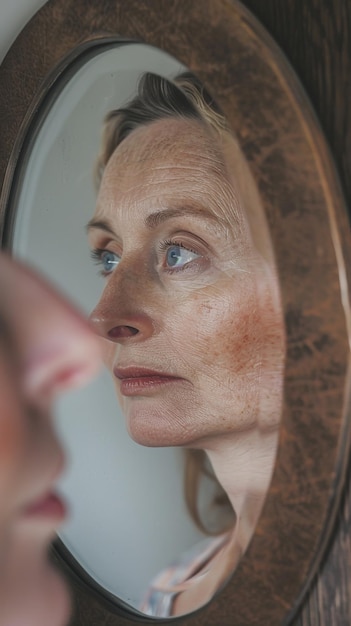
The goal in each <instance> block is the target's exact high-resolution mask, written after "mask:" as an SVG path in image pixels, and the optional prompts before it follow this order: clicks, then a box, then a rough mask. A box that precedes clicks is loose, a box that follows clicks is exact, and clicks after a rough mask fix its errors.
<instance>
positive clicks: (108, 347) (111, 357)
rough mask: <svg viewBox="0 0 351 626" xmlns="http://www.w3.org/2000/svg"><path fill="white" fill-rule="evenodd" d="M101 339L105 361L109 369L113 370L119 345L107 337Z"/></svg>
mask: <svg viewBox="0 0 351 626" xmlns="http://www.w3.org/2000/svg"><path fill="white" fill-rule="evenodd" d="M100 341H101V352H102V359H103V362H104V364H105V366H106V367H107V369H108V370H109V371H110V372H111V371H112V369H113V366H114V362H115V357H116V351H117V350H118V349H119V345H118V344H117V343H114V342H112V341H107V340H106V339H101V340H100Z"/></svg>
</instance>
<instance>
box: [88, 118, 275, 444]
mask: <svg viewBox="0 0 351 626" xmlns="http://www.w3.org/2000/svg"><path fill="white" fill-rule="evenodd" d="M230 148H231V146H230V139H229V138H226V139H223V140H222V139H220V138H219V137H218V136H213V135H212V133H211V131H210V130H209V129H207V128H205V127H203V126H202V125H200V124H199V123H198V122H196V121H186V120H178V119H174V120H173V119H167V120H161V121H157V122H153V123H151V124H149V125H148V126H144V127H140V128H138V129H136V130H134V131H133V132H132V133H131V134H130V135H129V136H128V137H127V138H126V139H125V140H124V141H123V142H122V143H121V144H120V146H118V148H117V149H116V150H115V152H114V154H113V155H112V157H111V159H110V161H109V163H108V165H107V168H106V170H105V173H104V176H103V179H102V183H101V188H100V192H99V196H98V202H97V208H96V213H95V216H94V219H93V220H92V221H91V222H90V227H89V233H90V243H91V247H92V248H93V256H94V257H95V258H96V259H97V261H98V263H99V264H100V265H101V269H102V273H103V275H104V280H105V287H104V290H103V293H102V297H101V299H100V302H99V303H98V305H97V307H96V308H95V310H94V312H93V313H92V320H93V321H94V323H95V324H96V326H97V328H98V331H99V333H100V334H101V335H102V336H103V337H104V340H103V343H104V354H105V361H106V363H107V365H108V367H109V369H110V371H111V372H112V373H113V375H114V378H115V383H116V387H117V392H118V395H119V397H120V400H121V403H122V407H123V410H124V413H125V415H126V418H127V425H128V430H129V432H130V434H131V436H132V437H133V438H134V439H135V440H136V441H138V442H139V443H142V444H144V445H156V446H158V445H162V446H164V445H183V446H188V445H189V446H193V447H194V446H204V447H206V446H207V447H209V448H210V447H211V444H212V442H215V440H216V438H217V437H219V436H222V435H223V434H226V433H229V432H231V433H232V432H239V431H245V430H248V429H251V428H253V427H257V425H260V427H262V428H265V427H266V428H270V427H272V426H274V425H276V419H277V418H276V415H275V414H274V412H272V411H267V410H265V407H267V397H266V396H267V383H268V379H269V384H271V382H272V381H271V378H272V376H273V377H274V376H275V364H276V360H277V355H278V354H279V359H280V360H281V352H282V343H281V337H282V332H281V317H280V307H279V303H278V300H279V298H278V297H277V286H276V280H275V275H274V272H273V270H272V268H271V267H270V265H269V263H267V262H266V260H265V258H264V256H263V255H262V253H261V251H260V250H259V249H258V247H257V245H256V243H255V242H254V240H253V238H252V235H251V230H250V225H249V223H248V219H247V216H246V214H245V211H244V208H243V206H242V204H241V201H240V198H239V195H238V191H237V188H236V184H235V177H234V175H233V163H232V161H231V156H230V155H231V150H230Z"/></svg>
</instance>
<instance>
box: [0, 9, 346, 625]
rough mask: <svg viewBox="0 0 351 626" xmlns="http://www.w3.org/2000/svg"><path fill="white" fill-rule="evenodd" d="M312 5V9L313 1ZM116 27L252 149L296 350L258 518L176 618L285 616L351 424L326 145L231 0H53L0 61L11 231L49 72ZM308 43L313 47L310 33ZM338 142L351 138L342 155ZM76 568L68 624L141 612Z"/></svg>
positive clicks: (339, 209) (338, 215) (0, 173)
mask: <svg viewBox="0 0 351 626" xmlns="http://www.w3.org/2000/svg"><path fill="white" fill-rule="evenodd" d="M247 4H249V3H247ZM252 4H254V2H252ZM256 4H257V5H258V8H260V10H262V11H263V13H264V10H263V8H265V10H266V11H267V16H270V18H271V20H272V24H274V23H275V22H274V20H276V21H277V22H279V20H280V19H284V20H285V21H284V23H285V24H286V26H285V28H286V29H287V30H289V29H291V31H290V30H289V32H292V33H294V37H295V36H296V33H295V31H296V29H299V26H297V23H296V19H297V16H299V14H298V12H297V9H296V7H297V6H301V8H302V7H303V6H305V5H306V4H308V2H307V0H304V2H303V3H302V2H295V1H292V2H286V1H284V2H281V0H276V2H273V1H270V0H264V1H263V0H261V2H258V1H257V2H256ZM279 5H280V9H279ZM311 6H312V7H313V10H314V13H313V15H314V14H315V13H316V14H317V16H318V15H319V13H318V8H316V1H315V2H312V4H311ZM270 7H271V9H272V10H271V11H270ZM273 7H275V8H274V10H273ZM286 7H290V11H291V13H290V15H289V18H287V17H286V15H285V13H284V11H285V10H286ZM251 8H253V9H254V7H251ZM283 9H284V11H283ZM301 10H302V9H301ZM277 16H278V18H277ZM279 16H284V17H279ZM261 19H262V18H261ZM289 19H290V21H289ZM294 19H295V22H294ZM311 19H312V18H311ZM313 19H314V18H313ZM262 21H263V19H262ZM278 27H279V24H278V25H277V28H278ZM271 32H272V34H273V35H274V32H273V31H271ZM118 35H122V36H124V37H130V38H132V39H140V40H142V41H146V42H148V43H150V44H152V45H155V46H158V47H160V48H162V49H164V50H166V51H167V52H169V53H170V54H172V55H173V56H175V57H177V58H178V59H179V60H180V61H182V62H183V63H184V64H185V65H187V66H188V67H189V68H190V69H191V70H193V71H194V72H195V73H197V74H198V76H199V78H200V79H202V80H203V82H204V83H205V85H206V86H207V87H208V88H209V90H210V91H211V90H213V93H214V94H215V96H216V99H217V101H218V103H219V104H220V105H221V106H222V109H223V111H224V112H225V113H226V116H227V118H228V120H229V122H230V124H231V126H232V128H233V130H234V132H235V133H236V134H237V136H238V138H239V142H240V145H241V148H242V150H243V152H244V154H245V155H246V157H247V159H248V161H249V163H250V166H251V168H252V171H253V173H254V176H255V180H256V184H257V185H258V187H259V190H260V193H261V197H262V200H263V202H264V206H265V210H266V213H267V218H268V220H269V223H270V227H271V235H272V239H273V242H274V248H275V252H276V257H277V260H278V267H279V276H280V285H281V292H282V300H283V304H284V311H285V321H286V331H287V354H288V358H287V364H286V376H285V405H284V411H283V416H282V428H281V438H280V445H279V452H278V458H277V464H276V469H275V473H274V477H273V481H272V486H271V489H270V492H269V495H268V498H267V502H266V504H265V507H264V511H263V514H262V518H261V520H260V522H259V525H258V527H257V532H256V534H255V537H254V539H253V541H252V543H251V545H250V548H249V550H248V552H247V554H246V555H245V557H244V559H243V560H242V562H241V563H240V566H239V568H238V570H237V572H236V574H235V576H234V577H233V579H232V580H231V581H230V583H229V584H228V585H227V587H226V588H225V589H224V590H223V592H222V593H221V594H220V596H219V597H218V598H216V599H215V600H214V601H213V602H211V604H210V605H209V606H208V607H207V608H205V609H203V610H201V611H200V612H198V613H197V614H195V615H193V616H191V617H186V618H184V619H181V620H180V622H179V623H181V624H182V625H183V626H187V625H189V626H227V625H228V626H234V625H236V626H244V625H245V626H248V625H250V626H266V625H267V626H278V625H279V624H281V623H282V620H283V618H284V616H285V615H286V612H287V611H289V610H290V608H291V606H292V605H293V603H294V601H295V599H296V595H297V594H298V593H299V592H300V591H301V588H302V586H303V585H304V583H306V580H307V577H308V576H309V574H310V572H311V564H312V565H313V563H314V565H316V563H317V562H318V558H319V556H320V552H321V548H323V541H322V539H323V537H324V538H325V537H326V536H327V535H328V527H327V523H328V520H329V519H330V515H329V514H330V512H331V510H330V503H331V499H332V497H333V494H334V493H335V490H336V491H338V488H339V487H340V485H341V482H338V481H337V478H338V472H339V474H342V473H343V467H342V464H343V458H344V453H345V449H344V450H343V447H342V445H343V444H347V438H348V434H349V433H348V423H347V422H346V421H344V420H343V417H342V408H343V397H344V385H345V380H346V377H347V375H348V370H347V367H348V357H349V355H348V348H347V343H346V329H345V319H344V311H343V307H342V306H341V301H340V289H339V279H338V268H337V265H336V258H335V246H334V243H335V242H334V241H333V238H332V236H331V228H330V225H331V220H334V219H335V222H334V223H335V225H336V230H337V231H339V232H340V233H341V234H342V233H345V236H344V238H342V242H343V243H344V251H345V254H347V245H348V243H349V239H348V237H347V224H346V220H345V214H344V205H343V200H342V198H341V195H340V189H339V187H338V182H337V180H336V179H335V177H334V174H333V166H332V163H331V162H330V159H329V154H328V150H327V146H326V145H325V142H324V139H323V136H322V135H321V133H320V131H319V128H318V126H317V125H316V124H315V121H314V115H313V113H312V111H311V109H310V107H309V105H308V102H306V101H305V98H304V94H303V92H302V91H301V89H300V86H299V84H298V83H297V82H296V80H295V77H294V76H293V75H292V74H291V73H290V71H289V68H288V67H286V66H285V64H284V60H283V59H282V58H281V54H280V51H279V50H278V49H277V48H276V47H275V46H274V44H273V43H272V42H271V41H270V40H269V38H267V37H266V35H265V33H264V32H262V30H261V29H260V25H259V24H257V23H256V22H253V21H252V20H251V19H250V16H248V15H246V12H242V11H241V9H240V7H239V6H238V5H237V4H236V3H235V2H234V1H233V2H231V1H229V0H223V1H221V0H216V1H215V0H201V1H198V0H196V1H193V2H191V3H189V2H186V1H185V0H152V2H150V1H147V0H129V1H128V3H126V2H125V1H124V0H101V1H100V2H98V3H97V2H95V0H51V1H50V2H49V3H48V4H47V5H45V7H44V8H43V9H42V10H41V11H40V12H39V13H38V15H37V16H36V18H35V19H34V20H32V22H31V23H30V24H29V25H28V27H27V29H26V30H25V32H24V33H23V34H22V36H21V37H20V38H19V39H18V40H17V42H16V45H15V46H14V47H13V48H12V49H11V50H10V52H9V54H8V55H7V57H6V59H5V61H4V63H3V65H2V67H1V68H0V81H1V86H2V90H1V91H0V124H1V126H0V138H1V150H0V178H1V179H3V180H4V187H3V192H2V210H3V217H4V218H5V231H6V219H7V217H8V215H9V213H10V212H9V211H8V206H11V193H12V191H13V187H14V183H15V182H16V171H17V169H18V168H19V167H20V166H21V159H22V156H23V154H24V152H25V149H26V140H27V137H28V134H30V131H31V125H32V123H34V121H35V119H36V116H37V114H38V113H39V114H40V109H41V106H42V103H43V100H44V98H45V95H46V94H47V93H48V91H49V90H50V86H51V84H52V82H53V81H54V80H56V79H57V78H58V76H60V73H61V72H62V70H63V69H64V67H65V64H66V65H67V63H68V58H69V59H70V60H72V51H74V53H75V51H76V52H77V51H82V46H83V47H84V45H86V44H87V43H88V42H90V43H92V42H96V41H98V40H100V39H101V38H102V37H106V36H118ZM306 36H307V33H306ZM284 37H285V34H284V36H283V39H284ZM286 39H287V41H288V37H286ZM304 46H305V47H306V46H307V49H308V45H307V40H306V41H305V39H304ZM283 49H284V47H283ZM292 50H295V43H294V41H293V44H292ZM77 54H78V52H77ZM305 54H306V51H304V54H303V55H302V59H303V58H305V57H304V55H305ZM317 56H318V55H317ZM305 63H306V59H305ZM297 71H299V70H298V69H297ZM320 71H321V70H319V72H320ZM318 75H319V74H318ZM14 76H16V77H17V81H14V80H13V77H14ZM320 82H321V84H322V85H324V83H323V81H320ZM233 87H234V88H233ZM338 119H339V118H338ZM344 152H345V149H344V147H343V150H342V158H341V162H342V163H344V162H345V156H344ZM340 433H342V439H341V441H340V440H339V435H340ZM323 532H324V535H323ZM62 566H63V567H65V565H64V564H63V565H62ZM122 566H123V565H122ZM70 576H71V574H70ZM71 580H72V584H73V588H74V593H75V605H76V612H75V615H74V617H73V621H72V625H74V626H83V624H84V626H93V625H94V626H96V625H100V626H105V625H107V624H108V625H109V626H112V625H116V626H117V624H118V625H119V626H122V625H124V624H125V625H127V624H132V623H136V622H137V620H136V619H131V618H129V617H128V616H127V615H126V614H125V613H123V611H119V612H118V611H117V610H115V611H113V610H110V608H109V607H108V606H107V605H106V604H104V602H102V601H101V600H100V599H97V598H95V597H93V595H92V592H91V591H89V589H86V588H85V587H84V585H82V584H81V583H80V582H79V580H77V579H76V578H75V577H74V575H73V576H71ZM313 602H314V600H312V603H311V604H310V605H309V606H310V607H313ZM306 615H307V613H306ZM311 623H312V622H311ZM306 624H308V622H304V623H303V624H302V626H305V625H306ZM313 624H314V622H313Z"/></svg>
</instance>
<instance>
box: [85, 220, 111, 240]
mask: <svg viewBox="0 0 351 626" xmlns="http://www.w3.org/2000/svg"><path fill="white" fill-rule="evenodd" d="M93 228H98V229H99V230H104V231H105V232H106V233H109V234H110V235H113V236H114V237H116V233H115V232H114V230H113V228H112V227H111V226H110V225H109V223H108V222H107V221H105V220H94V218H93V219H91V220H89V222H88V223H87V225H86V227H85V230H86V231H87V232H89V231H90V230H92V229H93Z"/></svg>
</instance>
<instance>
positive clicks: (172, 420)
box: [126, 405, 199, 448]
mask: <svg viewBox="0 0 351 626" xmlns="http://www.w3.org/2000/svg"><path fill="white" fill-rule="evenodd" d="M126 420H127V421H126V424H127V430H128V434H129V436H130V437H131V438H132V439H133V441H135V442H136V443H138V444H139V445H141V446H146V447H150V448H160V447H167V448H168V447H180V446H182V447H183V446H193V445H196V442H197V441H198V439H199V436H198V434H196V433H195V432H194V430H192V431H190V430H189V429H188V428H187V426H186V424H185V420H184V415H183V414H182V416H181V418H180V417H177V415H176V413H175V412H174V411H173V413H172V414H170V415H167V413H166V412H164V411H161V410H160V409H159V408H157V410H153V409H152V407H150V406H148V407H145V406H143V407H141V406H139V405H134V406H133V407H130V408H129V411H128V412H127V414H126Z"/></svg>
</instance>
